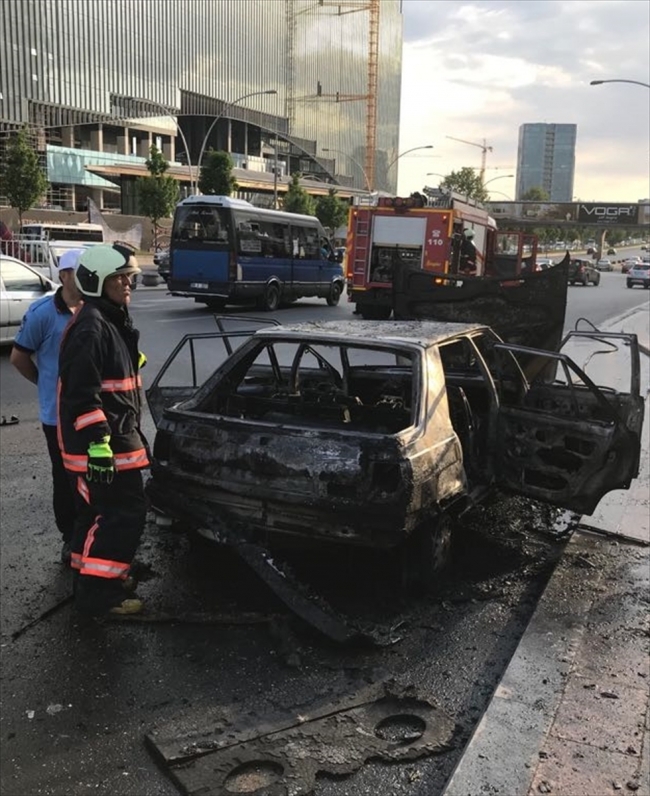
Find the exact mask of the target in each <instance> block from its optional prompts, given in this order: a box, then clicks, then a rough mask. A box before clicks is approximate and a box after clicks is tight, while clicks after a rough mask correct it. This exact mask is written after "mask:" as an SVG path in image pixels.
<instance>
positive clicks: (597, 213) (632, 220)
mask: <svg viewBox="0 0 650 796" xmlns="http://www.w3.org/2000/svg"><path fill="white" fill-rule="evenodd" d="M577 221H578V223H579V224H594V223H597V224H622V225H623V226H625V225H626V224H627V225H631V224H638V223H639V205H638V204H627V205H617V204H608V203H605V202H580V203H579V204H578V218H577Z"/></svg>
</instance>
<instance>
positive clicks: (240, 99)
mask: <svg viewBox="0 0 650 796" xmlns="http://www.w3.org/2000/svg"><path fill="white" fill-rule="evenodd" d="M277 93H278V92H277V90H276V89H274V88H270V89H267V90H266V91H252V92H251V93H250V94H244V95H243V96H241V97H237V99H236V100H233V101H232V102H229V103H227V104H228V105H229V106H231V107H232V106H233V105H237V103H238V102H243V100H245V99H249V98H250V97H259V96H262V95H263V94H277ZM224 113H225V109H224V110H223V111H222V112H221V113H220V114H219V115H218V116H215V118H214V119H213V120H212V124H211V125H210V126H209V127H208V132H207V133H206V134H205V138H204V139H203V143H202V144H201V149H200V150H199V159H198V162H197V171H198V174H199V175H200V174H201V163H202V162H203V153H204V152H205V148H206V146H207V145H208V138H210V133H211V132H212V130H213V129H214V126H215V125H216V123H217V122H218V121H219V119H221V118H223V115H224ZM197 190H198V179H197Z"/></svg>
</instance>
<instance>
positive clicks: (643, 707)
mask: <svg viewBox="0 0 650 796" xmlns="http://www.w3.org/2000/svg"><path fill="white" fill-rule="evenodd" d="M607 331H617V332H620V331H625V332H636V334H637V335H638V337H639V342H640V343H641V344H642V345H644V346H645V347H646V350H647V348H648V346H649V344H650V315H649V314H648V311H647V305H646V306H645V307H644V308H643V310H641V311H640V310H637V311H634V312H630V313H628V314H626V315H624V316H621V317H620V318H618V319H615V320H614V321H613V322H612V323H611V324H609V325H608V328H607ZM641 360H642V362H641V366H642V367H641V392H642V395H644V396H646V414H645V422H644V429H643V443H642V456H641V470H640V473H639V477H638V479H637V480H636V482H634V484H633V487H632V489H630V490H629V491H623V490H619V491H616V492H613V493H610V494H609V495H607V496H606V497H605V498H603V500H602V501H601V503H600V505H599V507H598V509H597V511H596V513H595V514H594V515H593V517H585V518H584V521H585V523H587V524H588V525H589V526H591V527H594V528H600V529H603V530H607V531H610V532H613V533H615V534H617V535H619V536H620V539H617V538H615V537H614V538H612V537H609V536H601V535H599V534H596V533H589V532H578V531H576V532H574V534H573V535H572V538H571V540H570V541H569V543H568V545H567V548H566V550H565V553H564V555H563V557H562V560H561V562H560V564H559V565H558V567H557V568H556V570H555V572H554V573H553V575H552V576H551V579H550V581H549V583H548V585H547V587H546V590H545V592H544V594H543V595H542V598H541V600H540V602H539V604H538V606H537V608H536V610H535V613H534V614H533V617H532V619H531V621H530V623H529V625H528V628H527V629H526V632H525V633H524V635H523V636H522V639H521V641H520V643H519V646H518V648H517V650H516V651H515V654H514V655H513V657H512V660H511V661H510V664H509V665H508V668H507V669H506V671H505V673H504V676H503V678H502V680H501V683H500V684H499V686H498V688H497V690H496V692H495V694H494V696H493V697H492V700H491V702H490V704H489V706H488V709H487V711H486V712H485V714H484V715H483V718H482V719H481V721H480V723H479V724H478V726H477V727H476V729H475V731H474V734H473V735H472V737H471V738H470V740H469V742H468V744H467V747H466V749H465V752H464V754H463V757H462V758H461V760H460V761H459V763H458V765H457V767H456V769H455V771H454V773H453V774H452V777H451V779H450V781H449V783H448V784H447V787H446V789H445V791H444V794H443V796H484V795H485V796H538V794H552V796H610V794H611V796H616V794H620V795H621V796H622V795H623V794H626V793H627V794H632V793H635V794H637V796H650V710H649V689H650V622H649V612H648V606H649V604H650V596H649V595H650V547H648V546H647V545H648V544H650V524H649V516H648V515H649V508H650V505H649V494H648V493H649V489H650V487H649V479H650V455H649V449H650V443H649V440H650V433H649V432H650V416H649V412H650V405H649V403H648V400H647V395H648V385H649V377H648V371H649V362H648V357H647V356H645V355H644V354H641Z"/></svg>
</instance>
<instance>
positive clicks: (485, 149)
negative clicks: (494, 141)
mask: <svg viewBox="0 0 650 796" xmlns="http://www.w3.org/2000/svg"><path fill="white" fill-rule="evenodd" d="M445 138H449V140H450V141H458V142H459V143H461V144H469V145H470V146H477V147H479V148H480V149H481V172H480V175H481V185H483V180H484V179H485V161H486V158H487V153H488V152H492V147H491V146H488V145H487V141H486V140H485V138H484V139H483V143H482V144H478V143H476V141H465V140H463V139H462V138H454V137H453V136H452V135H446V136H445Z"/></svg>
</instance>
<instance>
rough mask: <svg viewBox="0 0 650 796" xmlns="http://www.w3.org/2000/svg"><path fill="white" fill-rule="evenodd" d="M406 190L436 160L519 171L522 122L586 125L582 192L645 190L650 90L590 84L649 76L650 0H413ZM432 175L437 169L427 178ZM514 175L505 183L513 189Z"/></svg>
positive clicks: (404, 121)
mask: <svg viewBox="0 0 650 796" xmlns="http://www.w3.org/2000/svg"><path fill="white" fill-rule="evenodd" d="M403 8H404V52H403V79H402V111H401V135H400V151H405V150H406V149H410V148H411V147H414V146H420V145H423V144H429V143H433V144H434V145H435V150H434V151H433V152H432V153H427V154H424V153H423V152H416V153H414V154H413V155H412V156H410V155H409V156H406V157H405V158H403V159H401V160H400V161H399V171H400V173H399V191H400V193H406V192H409V191H412V190H416V189H418V188H421V187H422V185H423V184H425V182H426V181H427V180H425V179H424V175H425V174H426V172H427V171H435V172H441V173H448V172H449V171H451V170H452V169H458V168H460V167H461V166H475V167H476V168H479V167H480V164H481V147H480V146H476V147H472V146H469V145H467V144H460V143H456V142H454V141H451V140H449V139H448V138H446V136H453V137H454V138H461V139H465V140H467V141H472V142H475V143H477V144H482V143H483V140H484V139H485V141H486V143H487V145H488V146H491V147H492V148H493V151H492V152H489V153H487V157H486V164H487V174H486V176H487V178H488V179H489V178H490V177H493V176H496V175H499V174H503V173H512V174H514V164H516V159H517V141H518V132H519V126H520V125H521V124H524V123H526V122H556V123H573V124H577V125H578V138H577V146H576V178H575V186H574V192H575V195H576V196H580V197H581V198H582V199H585V200H587V199H598V200H600V199H610V200H612V201H614V200H619V201H636V200H637V199H639V198H644V197H647V196H648V195H649V194H650V175H649V163H650V151H649V140H650V130H649V118H650V91H649V90H648V89H645V88H643V87H642V86H634V85H626V84H611V85H602V86H590V85H589V82H590V80H593V79H615V78H623V79H631V80H639V81H641V82H650V74H649V72H650V66H649V65H650V49H649V46H648V41H649V38H650V4H648V3H646V2H643V1H640V0H599V1H598V2H597V3H594V2H591V1H590V0H573V2H571V3H565V2H557V1H556V0H527V1H526V2H518V1H517V0H478V1H477V0H474V1H473V2H472V1H470V2H462V0H461V1H460V2H457V1H455V0H404V6H403ZM497 166H501V167H504V168H505V169H507V172H506V171H505V170H504V168H502V169H497V168H495V167H497ZM428 182H429V183H430V182H431V179H428ZM514 183H515V181H514V179H511V180H509V181H508V180H505V179H503V180H501V181H500V182H499V186H498V187H499V189H500V190H502V191H503V192H504V193H509V194H511V195H514Z"/></svg>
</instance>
